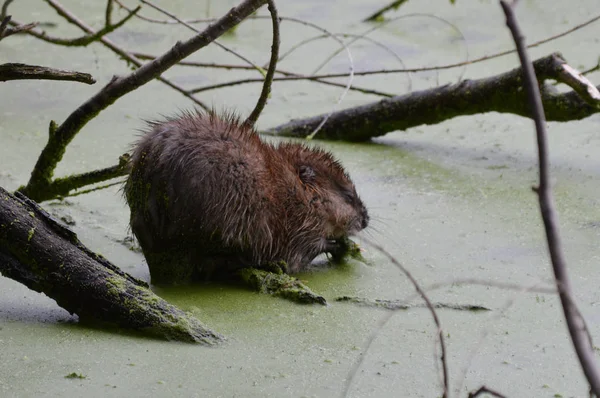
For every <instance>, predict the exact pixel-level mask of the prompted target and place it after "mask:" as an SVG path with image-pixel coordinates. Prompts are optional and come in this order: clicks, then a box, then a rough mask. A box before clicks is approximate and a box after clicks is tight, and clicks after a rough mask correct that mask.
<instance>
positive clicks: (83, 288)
mask: <svg viewBox="0 0 600 398" xmlns="http://www.w3.org/2000/svg"><path fill="white" fill-rule="evenodd" d="M16 195H17V196H14V195H12V194H11V193H9V192H7V191H6V190H4V189H3V188H2V187H0V273H2V275H3V276H5V277H8V278H11V279H14V280H16V281H17V282H20V283H22V284H24V285H25V286H27V287H28V288H30V289H32V290H35V291H37V292H41V293H44V294H46V295H47V296H48V297H50V298H52V299H54V300H55V301H56V303H57V304H58V305H59V306H61V307H62V308H64V309H65V310H67V311H69V312H70V313H72V314H77V315H78V316H79V319H80V321H88V320H89V321H93V322H102V323H108V324H114V325H117V326H119V327H124V328H130V329H136V330H141V331H143V332H144V333H148V334H151V335H154V336H158V337H161V338H166V339H169V340H177V341H184V342H195V343H202V344H206V345H212V344H215V343H217V342H219V341H220V340H222V338H223V337H222V336H221V335H219V334H218V333H215V332H213V331H211V330H209V329H207V328H206V327H205V326H204V325H202V323H200V321H198V320H197V319H196V318H194V317H193V316H191V315H189V314H187V313H185V312H183V311H182V310H180V309H179V308H177V307H175V306H173V305H171V304H169V303H168V302H166V301H165V300H163V299H161V298H160V297H158V296H156V295H155V294H154V293H153V292H152V291H151V290H150V289H149V288H148V285H147V284H146V283H145V282H143V281H140V280H137V279H135V278H134V277H132V276H130V275H128V274H127V273H125V272H123V271H121V270H120V269H119V268H118V267H116V266H115V265H113V264H112V263H110V262H109V261H108V260H106V259H105V258H103V257H102V256H101V255H99V254H96V253H94V252H92V251H91V250H89V249H88V248H86V247H85V246H84V245H83V244H82V243H81V242H80V241H79V239H78V238H77V235H76V234H75V233H74V232H72V231H71V230H69V229H68V228H67V227H65V226H63V225H62V224H60V223H59V222H58V221H57V220H55V219H54V218H52V216H50V215H49V214H48V213H47V212H46V211H45V210H43V209H42V208H41V207H39V205H37V204H36V203H35V202H34V201H32V200H30V199H28V198H27V197H26V196H24V195H23V194H20V193H16Z"/></svg>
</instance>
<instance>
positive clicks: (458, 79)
mask: <svg viewBox="0 0 600 398" xmlns="http://www.w3.org/2000/svg"><path fill="white" fill-rule="evenodd" d="M414 17H422V18H431V19H435V20H436V21H439V22H441V23H443V24H445V25H448V26H450V27H451V28H452V29H454V30H455V31H456V32H457V33H458V34H459V36H460V37H461V39H462V42H463V43H464V44H465V52H466V60H465V61H463V62H461V63H460V64H463V65H462V66H465V65H468V64H469V46H468V44H467V39H466V38H465V35H464V34H463V33H462V31H461V30H460V29H459V28H458V27H457V26H456V25H454V24H453V23H451V22H449V21H447V20H445V19H444V18H441V17H438V16H435V15H432V14H423V13H412V14H405V15H401V16H399V17H396V18H393V19H390V20H389V21H385V22H384V23H382V24H379V25H377V26H375V27H373V28H370V29H367V30H366V31H364V32H363V33H362V34H360V35H358V36H357V37H356V38H355V39H354V40H350V41H349V42H348V43H347V45H348V46H349V45H351V44H352V43H354V42H355V41H357V40H358V39H360V38H362V37H366V36H367V35H368V34H370V33H372V32H374V31H376V30H379V29H381V28H383V27H384V26H386V25H388V24H390V23H392V22H396V21H399V20H401V19H408V18H414ZM341 51H342V48H339V49H338V50H336V51H334V52H333V53H332V54H331V55H329V57H327V58H326V59H325V60H324V61H323V62H322V63H321V65H319V66H318V67H317V68H316V69H315V70H314V71H313V73H311V75H315V74H316V73H317V72H318V71H320V70H321V69H322V68H323V67H324V66H325V65H327V63H329V61H330V60H331V59H333V57H335V56H336V55H337V54H339V53H340V52H341ZM465 71H466V68H465V69H464V70H463V72H462V73H461V74H460V75H459V76H458V78H457V81H461V80H462V78H463V76H464V74H465Z"/></svg>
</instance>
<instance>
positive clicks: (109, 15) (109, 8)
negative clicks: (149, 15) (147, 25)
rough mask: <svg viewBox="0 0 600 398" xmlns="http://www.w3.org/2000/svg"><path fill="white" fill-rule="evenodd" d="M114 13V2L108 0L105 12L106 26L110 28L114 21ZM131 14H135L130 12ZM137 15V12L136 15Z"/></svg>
mask: <svg viewBox="0 0 600 398" xmlns="http://www.w3.org/2000/svg"><path fill="white" fill-rule="evenodd" d="M112 12H113V0H106V11H105V12H104V24H105V25H106V26H109V25H110V24H111V20H112ZM130 14H134V13H133V12H130ZM135 14H137V12H136V13H135Z"/></svg>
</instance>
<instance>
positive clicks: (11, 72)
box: [0, 64, 96, 84]
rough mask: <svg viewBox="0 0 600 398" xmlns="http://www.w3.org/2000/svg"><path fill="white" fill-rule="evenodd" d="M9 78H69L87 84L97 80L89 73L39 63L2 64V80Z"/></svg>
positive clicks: (0, 77) (0, 72)
mask: <svg viewBox="0 0 600 398" xmlns="http://www.w3.org/2000/svg"><path fill="white" fill-rule="evenodd" d="M8 80H68V81H74V82H80V83H86V84H94V83H96V80H94V78H93V77H92V75H90V74H89V73H82V72H74V71H67V70H61V69H53V68H47V67H45V66H37V65H25V64H0V82H5V81H8Z"/></svg>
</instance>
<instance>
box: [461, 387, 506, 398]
mask: <svg viewBox="0 0 600 398" xmlns="http://www.w3.org/2000/svg"><path fill="white" fill-rule="evenodd" d="M482 394H489V395H492V396H494V397H496V398H506V396H505V395H503V394H500V393H499V392H497V391H494V390H492V389H491V388H488V387H486V386H481V387H479V389H478V390H477V391H474V392H470V393H469V398H475V397H478V396H480V395H482Z"/></svg>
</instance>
